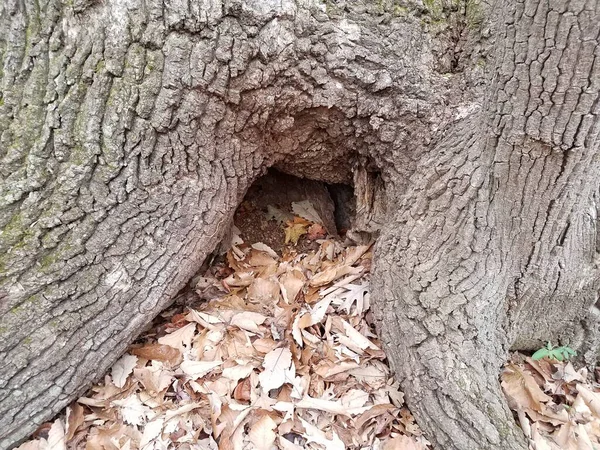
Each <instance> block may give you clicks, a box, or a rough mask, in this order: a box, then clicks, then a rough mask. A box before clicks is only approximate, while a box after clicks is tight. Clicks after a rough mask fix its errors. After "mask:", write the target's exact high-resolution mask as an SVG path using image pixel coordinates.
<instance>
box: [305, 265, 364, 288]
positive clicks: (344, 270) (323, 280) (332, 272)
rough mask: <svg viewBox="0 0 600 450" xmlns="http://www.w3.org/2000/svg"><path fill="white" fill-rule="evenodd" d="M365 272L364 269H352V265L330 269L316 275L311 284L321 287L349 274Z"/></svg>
mask: <svg viewBox="0 0 600 450" xmlns="http://www.w3.org/2000/svg"><path fill="white" fill-rule="evenodd" d="M362 270H363V268H362V267H352V266H350V265H343V266H334V267H330V268H328V269H326V270H324V271H323V272H320V273H318V274H316V275H315V276H314V277H312V278H311V280H310V281H309V284H310V285H311V286H315V287H320V286H325V285H326V284H329V283H331V282H332V281H335V280H337V279H338V278H341V277H343V276H344V275H348V274H358V273H361V272H362Z"/></svg>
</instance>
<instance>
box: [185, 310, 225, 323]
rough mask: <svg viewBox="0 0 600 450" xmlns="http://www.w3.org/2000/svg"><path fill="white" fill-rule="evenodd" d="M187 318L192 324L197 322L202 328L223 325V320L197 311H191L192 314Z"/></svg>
mask: <svg viewBox="0 0 600 450" xmlns="http://www.w3.org/2000/svg"><path fill="white" fill-rule="evenodd" d="M185 318H186V319H187V320H189V321H190V322H197V323H199V324H201V325H202V326H206V325H212V324H218V323H223V319H222V318H220V317H217V316H214V315H211V314H207V313H205V312H202V311H196V310H195V309H190V312H189V313H188V315H187V316H186V317H185Z"/></svg>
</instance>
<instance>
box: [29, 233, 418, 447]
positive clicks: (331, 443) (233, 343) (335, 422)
mask: <svg viewBox="0 0 600 450" xmlns="http://www.w3.org/2000/svg"><path fill="white" fill-rule="evenodd" d="M294 225H297V224H294V223H292V224H291V226H294ZM302 225H303V226H304V225H305V224H304V223H302ZM294 237H295V236H294ZM292 240H293V239H292ZM236 243H237V245H234V247H233V248H232V249H231V250H230V251H229V253H228V254H227V264H225V265H223V267H222V268H221V269H220V270H219V271H217V276H216V277H214V278H211V279H208V280H207V279H206V278H204V279H203V280H202V287H203V289H204V290H206V289H207V288H210V289H212V290H213V292H214V293H215V295H213V296H212V299H211V300H210V301H208V302H206V303H203V304H201V305H198V306H197V307H196V308H195V309H192V308H187V309H186V310H185V311H184V312H183V313H179V314H175V315H172V316H171V317H170V318H169V321H168V322H167V323H166V324H164V325H163V326H162V327H161V328H160V330H161V331H160V332H159V333H156V332H154V333H149V334H148V335H146V336H145V337H143V338H142V339H141V340H140V341H138V343H137V344H136V345H133V346H132V348H131V349H130V351H129V352H128V353H127V354H126V355H124V356H123V357H122V358H121V359H120V360H119V361H118V362H117V363H116V364H115V365H114V366H113V367H112V369H111V371H110V374H108V375H106V377H105V380H104V383H103V384H100V385H97V386H95V387H94V388H93V389H92V390H91V392H90V393H89V394H88V395H87V396H86V397H84V398H80V399H79V400H78V401H77V402H76V403H74V404H72V405H71V406H70V407H68V408H67V410H66V413H65V414H64V415H63V416H61V417H59V418H58V419H57V420H55V421H54V422H53V423H52V424H47V426H46V428H45V429H42V430H41V431H40V430H38V439H36V440H33V441H29V442H26V443H25V444H23V445H22V446H21V447H20V448H21V449H23V450H24V449H27V450H30V449H31V450H33V449H48V448H51V449H52V450H61V449H64V448H77V449H79V448H86V449H89V450H96V449H98V450H100V449H104V450H119V449H123V450H134V449H145V450H151V449H175V448H177V449H198V450H200V449H211V450H212V449H219V450H228V449H235V450H237V449H240V450H241V449H258V450H271V449H284V450H292V449H321V450H322V449H325V450H343V449H382V450H394V449H397V450H417V449H424V448H426V446H427V445H428V443H427V441H426V440H425V438H424V437H423V436H422V435H421V432H420V430H419V429H418V427H417V426H416V425H415V423H414V420H413V418H412V416H411V415H410V413H409V411H408V410H407V409H406V408H405V407H404V406H403V395H402V393H401V392H399V391H398V386H397V384H396V383H395V382H394V381H393V379H392V378H391V375H390V370H389V368H388V367H387V365H386V363H385V361H384V360H385V355H384V353H383V351H382V349H381V345H380V343H379V341H378V340H377V337H376V336H375V334H374V331H373V329H372V325H371V323H370V320H369V316H370V314H369V284H368V269H369V267H370V265H371V252H370V247H369V246H355V247H347V248H344V247H343V246H342V245H341V244H340V243H338V242H336V241H332V240H320V241H318V243H319V247H318V250H316V251H315V252H312V253H309V254H296V253H295V251H294V249H293V248H289V247H288V248H287V249H286V250H285V251H284V255H283V256H280V255H278V254H277V253H276V252H274V251H273V250H272V249H271V248H269V247H268V246H266V245H264V244H260V243H257V244H254V245H251V246H250V245H246V244H244V243H242V242H240V241H239V239H238V240H237V242H236Z"/></svg>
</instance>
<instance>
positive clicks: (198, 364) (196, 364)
mask: <svg viewBox="0 0 600 450" xmlns="http://www.w3.org/2000/svg"><path fill="white" fill-rule="evenodd" d="M221 364H223V363H222V362H221V361H183V362H182V363H181V365H180V366H179V368H180V369H181V370H182V371H183V373H185V374H186V375H188V376H189V377H190V378H191V379H193V380H197V379H198V378H201V377H203V376H204V375H206V374H207V373H209V372H211V371H212V370H213V369H215V368H216V367H219V366H220V365H221Z"/></svg>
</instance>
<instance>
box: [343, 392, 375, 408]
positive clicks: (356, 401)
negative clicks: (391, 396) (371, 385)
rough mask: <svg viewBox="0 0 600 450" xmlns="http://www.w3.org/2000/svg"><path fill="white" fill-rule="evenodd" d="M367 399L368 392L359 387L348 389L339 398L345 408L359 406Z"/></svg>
mask: <svg viewBox="0 0 600 450" xmlns="http://www.w3.org/2000/svg"><path fill="white" fill-rule="evenodd" d="M368 400H369V393H368V392H365V391H363V390H361V389H350V390H349V391H348V392H346V393H345V394H344V395H342V397H341V398H340V403H341V404H342V406H344V407H345V408H360V407H362V406H365V403H367V401H368Z"/></svg>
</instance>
